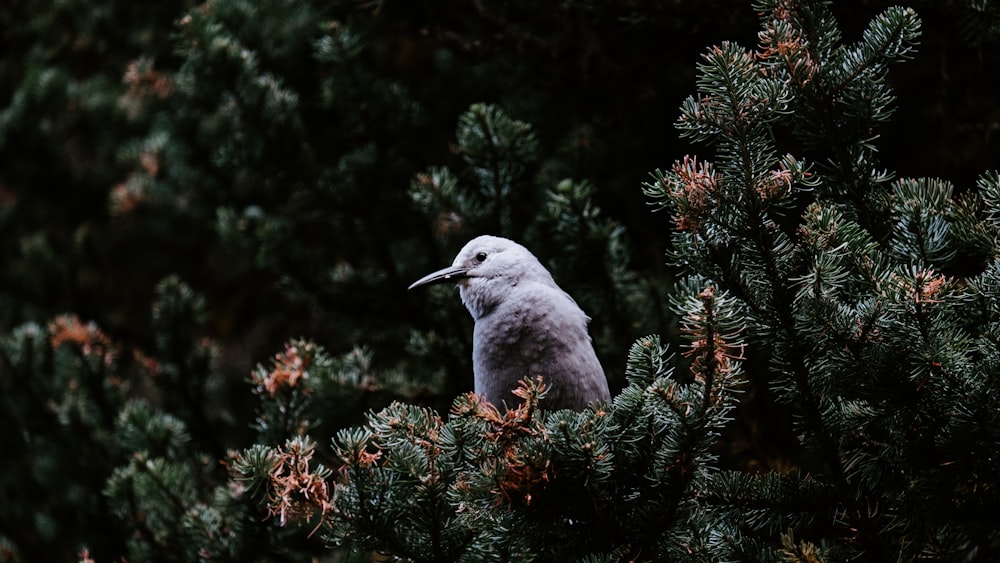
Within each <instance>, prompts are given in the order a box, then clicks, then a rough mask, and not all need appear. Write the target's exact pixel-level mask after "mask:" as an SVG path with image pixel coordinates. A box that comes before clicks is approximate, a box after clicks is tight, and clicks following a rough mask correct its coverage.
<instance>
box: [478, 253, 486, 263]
mask: <svg viewBox="0 0 1000 563" xmlns="http://www.w3.org/2000/svg"><path fill="white" fill-rule="evenodd" d="M485 261H486V253H485V252H480V253H479V254H476V262H485Z"/></svg>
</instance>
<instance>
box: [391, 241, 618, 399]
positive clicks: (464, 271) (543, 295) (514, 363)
mask: <svg viewBox="0 0 1000 563" xmlns="http://www.w3.org/2000/svg"><path fill="white" fill-rule="evenodd" d="M446 282H454V283H457V284H458V287H459V293H460V295H461V297H462V303H464V304H465V307H466V308H467V309H468V310H469V313H471V314H472V318H473V319H474V320H475V329H474V331H473V338H472V344H473V351H472V366H473V372H474V376H475V389H476V393H480V394H483V395H485V396H486V398H487V399H488V400H489V401H490V402H492V403H493V404H495V405H498V406H499V405H502V404H504V403H506V404H508V405H513V404H515V399H514V396H513V395H511V390H512V389H515V388H516V387H517V385H518V383H519V382H520V381H521V380H522V379H523V378H525V377H535V376H537V375H541V376H542V378H543V380H544V381H545V382H546V384H547V385H548V386H549V393H548V395H547V396H546V398H545V399H544V401H543V406H544V407H545V408H547V409H561V408H570V409H577V410H579V409H582V408H584V407H585V406H586V405H587V404H588V403H591V402H593V401H604V402H608V401H610V400H611V395H610V393H609V392H608V382H607V378H606V377H605V375H604V370H603V369H602V368H601V364H600V362H599V361H598V360H597V354H595V353H594V347H593V345H592V343H591V340H590V336H589V335H588V334H587V322H588V321H589V320H590V319H589V317H587V315H586V314H585V313H584V312H583V311H582V310H581V309H580V307H579V306H578V305H577V304H576V301H574V300H573V298H572V297H570V296H569V294H567V293H566V292H565V291H563V290H562V289H560V288H559V286H558V285H556V282H555V281H554V280H553V279H552V275H551V274H550V273H549V272H548V270H546V269H545V267H544V266H542V264H541V263H540V262H539V261H538V259H537V258H535V256H534V255H533V254H532V253H531V252H530V251H528V249H527V248H525V247H523V246H521V245H520V244H518V243H516V242H514V241H512V240H509V239H505V238H501V237H494V236H488V235H484V236H480V237H477V238H474V239H472V240H471V241H469V242H468V243H467V244H466V245H465V247H463V248H462V250H461V251H460V252H459V253H458V256H456V257H455V261H454V263H452V265H451V266H450V267H448V268H444V269H442V270H438V271H437V272H434V273H432V274H429V275H427V276H424V277H423V278H421V279H419V280H417V281H416V282H414V283H413V284H412V285H411V286H410V289H413V288H415V287H420V286H423V285H430V284H435V283H446Z"/></svg>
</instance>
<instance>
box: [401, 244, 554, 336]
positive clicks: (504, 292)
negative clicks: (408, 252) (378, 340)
mask: <svg viewBox="0 0 1000 563" xmlns="http://www.w3.org/2000/svg"><path fill="white" fill-rule="evenodd" d="M447 282H452V283H456V284H458V286H459V292H460V293H461V295H462V303H464V304H465V306H466V308H468V309H469V312H470V313H472V317H473V318H474V319H479V318H480V317H481V316H483V315H485V314H487V313H489V312H490V311H492V310H493V308H494V307H496V306H497V305H498V304H500V303H501V302H503V300H504V299H506V298H507V296H508V295H510V293H511V292H512V291H513V290H514V288H515V287H517V286H518V285H521V284H524V283H528V282H534V283H541V284H544V285H548V286H550V287H556V284H555V281H553V279H552V275H551V274H549V272H548V270H546V269H545V267H544V266H542V264H541V263H540V262H539V261H538V259H537V258H535V255H534V254H532V253H531V252H530V251H529V250H528V249H527V248H525V247H523V246H521V245H520V244H518V243H516V242H514V241H512V240H510V239H505V238H501V237H494V236H489V235H483V236H479V237H476V238H474V239H472V240H471V241H469V242H468V243H466V245H465V246H464V247H463V248H462V250H461V251H459V253H458V256H456V257H455V261H454V262H453V263H452V265H451V266H449V267H447V268H443V269H441V270H438V271H436V272H433V273H431V274H428V275H426V276H424V277H422V278H420V279H419V280H417V281H415V282H413V284H411V285H410V287H409V289H413V288H415V287H421V286H424V285H432V284H438V283H447Z"/></svg>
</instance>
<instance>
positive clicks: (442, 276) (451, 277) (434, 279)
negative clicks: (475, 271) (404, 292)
mask: <svg viewBox="0 0 1000 563" xmlns="http://www.w3.org/2000/svg"><path fill="white" fill-rule="evenodd" d="M468 273H469V270H468V268H462V267H460V266H448V267H447V268H444V269H441V270H438V271H436V272H434V273H433V274H427V275H426V276H424V277H422V278H420V279H419V280H417V281H415V282H413V283H412V284H410V287H408V288H406V289H413V288H415V287H421V286H424V285H434V284H437V283H445V282H457V281H458V280H460V279H462V278H465V277H467V276H466V274H468Z"/></svg>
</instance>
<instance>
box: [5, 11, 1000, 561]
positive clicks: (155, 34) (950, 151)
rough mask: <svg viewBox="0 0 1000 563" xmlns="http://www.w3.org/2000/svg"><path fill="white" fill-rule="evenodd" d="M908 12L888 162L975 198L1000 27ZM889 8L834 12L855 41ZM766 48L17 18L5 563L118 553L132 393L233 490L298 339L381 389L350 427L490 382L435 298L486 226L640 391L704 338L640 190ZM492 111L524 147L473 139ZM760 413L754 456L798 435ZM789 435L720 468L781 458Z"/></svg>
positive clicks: (373, 17) (709, 36)
mask: <svg viewBox="0 0 1000 563" xmlns="http://www.w3.org/2000/svg"><path fill="white" fill-rule="evenodd" d="M895 4H903V5H908V6H912V7H913V8H915V9H916V10H917V11H918V13H920V14H921V16H922V20H923V34H922V38H921V43H922V44H921V47H920V49H919V52H918V55H917V56H916V58H915V59H914V60H913V61H911V62H909V63H907V64H905V65H900V66H899V67H898V68H895V69H894V70H893V71H892V72H891V73H890V75H889V78H888V80H889V83H890V85H891V86H892V88H893V89H894V91H895V93H896V94H897V96H898V103H897V106H898V109H897V111H896V114H895V116H894V118H893V119H892V121H891V123H890V125H889V126H887V127H885V128H884V129H883V130H882V131H880V132H879V134H880V135H881V139H880V140H879V142H878V145H879V147H880V151H881V152H880V155H881V164H882V165H883V166H884V167H885V168H886V169H887V170H892V171H895V172H896V173H897V174H898V175H899V176H902V177H921V176H933V177H941V178H947V179H949V180H951V181H953V182H954V183H955V184H956V185H957V186H958V187H959V190H961V189H963V188H971V186H972V185H973V184H974V181H975V178H976V177H977V176H978V175H979V174H980V172H981V171H983V170H985V169H988V168H991V167H995V166H996V162H997V157H998V155H1000V130H998V129H1000V97H998V96H997V95H996V93H997V91H998V86H1000V84H998V83H1000V73H998V72H997V69H998V68H1000V49H997V40H998V35H1000V25H998V21H1000V15H998V13H997V8H996V7H995V6H993V5H992V4H990V3H984V2H977V1H975V0H937V1H932V0H917V1H911V2H897V3H895ZM887 5H889V3H885V2H876V1H866V0H859V1H850V2H837V3H836V4H835V5H833V6H832V9H833V10H834V12H835V14H836V15H837V17H838V21H839V22H840V24H841V27H842V30H843V33H844V36H845V39H847V40H848V41H850V40H852V39H853V38H856V37H857V36H858V35H859V34H860V32H861V30H862V29H863V28H864V26H865V25H866V24H867V22H868V21H869V20H870V19H871V18H872V16H873V15H875V14H877V13H879V12H880V11H882V10H883V9H885V7H886V6H887ZM757 29H758V26H757V14H755V13H754V10H753V8H752V7H751V6H750V5H749V3H748V2H746V1H745V0H739V1H737V0H713V1H709V2H683V1H680V0H673V1H665V2H657V3H653V4H652V5H645V4H644V3H638V2H634V1H632V0H566V1H561V2H551V3H538V2H528V1H523V0H508V1H494V0H477V1H472V2H445V1H436V0H419V1H408V2H400V1H392V0H382V1H379V0H372V1H361V0H355V1H332V2H316V1H312V0H302V1H291V0H282V1H277V2H253V1H250V0H217V1H208V2H204V3H194V2H183V1H165V2H159V3H153V4H137V3H134V2H123V1H121V0H110V1H104V2H92V1H87V0H45V1H32V2H28V1H27V0H9V1H7V2H5V5H4V9H3V10H2V11H0V30H2V33H0V53H2V57H0V338H2V339H3V346H2V347H0V348H2V350H3V354H2V355H0V370H2V372H0V376H2V377H0V388H2V399H0V405H2V407H3V408H2V411H0V447H2V450H3V451H4V453H5V457H6V458H7V459H6V460H5V463H4V464H3V468H2V469H0V492H2V494H3V496H2V497H0V505H2V508H0V560H3V559H13V560H17V559H18V557H26V559H24V560H31V559H37V560H44V559H49V560H54V559H63V560H65V559H67V558H69V557H72V556H73V555H74V554H75V553H77V552H78V550H79V549H80V548H81V546H82V545H85V544H86V545H89V546H91V548H92V549H94V550H95V552H98V553H102V554H104V555H105V556H107V555H111V554H116V553H120V552H121V551H122V547H121V543H123V542H125V541H126V539H125V538H123V537H121V536H116V535H115V534H113V533H107V532H105V528H106V527H107V525H108V523H107V521H106V520H107V518H108V515H109V514H111V513H113V512H114V511H115V510H121V507H115V506H109V502H108V501H107V500H106V498H107V496H106V495H102V494H101V491H102V490H103V489H104V487H105V481H106V480H107V479H108V478H109V476H110V472H111V468H113V467H115V466H117V465H119V464H120V463H122V460H123V459H124V458H125V456H126V455H127V452H130V451H132V450H133V449H134V448H132V447H131V446H130V445H129V444H130V442H129V440H128V438H127V436H125V437H123V436H122V431H119V432H115V430H114V429H115V428H116V421H119V422H118V423H117V424H118V428H119V429H121V428H123V426H122V423H121V422H120V421H121V420H123V419H122V417H128V416H133V417H142V416H146V415H148V413H146V411H144V410H143V408H142V407H141V406H135V404H133V403H130V401H131V400H135V399H140V400H142V401H146V402H148V403H151V404H154V405H156V406H157V408H160V409H163V410H164V411H166V412H169V413H172V415H173V416H176V417H178V419H177V421H176V422H177V423H178V424H173V422H171V421H169V420H168V421H166V422H164V421H162V420H160V422H158V423H157V424H158V425H159V426H157V428H160V427H163V428H165V430H162V432H164V433H165V434H164V435H166V436H173V438H170V439H166V438H165V440H166V442H164V446H163V447H164V448H166V450H170V448H174V450H171V451H173V452H174V454H176V455H179V454H177V452H179V451H188V450H184V448H190V451H192V452H200V455H203V456H204V461H203V463H196V462H195V461H193V460H192V459H189V460H188V463H190V464H192V465H191V466H185V467H186V469H183V471H181V470H180V469H179V470H178V471H181V473H178V475H182V476H184V475H186V476H187V477H179V482H183V481H184V479H185V478H188V479H202V480H204V481H205V482H210V481H211V477H210V476H211V474H212V473H213V472H216V473H217V472H219V471H221V469H220V468H219V467H218V466H217V462H218V460H220V459H223V458H224V457H225V456H226V455H227V454H226V452H227V451H228V450H230V449H233V448H240V447H245V446H246V445H248V444H249V443H250V442H251V440H252V439H251V436H253V435H254V434H253V433H252V432H254V430H253V429H252V427H251V423H252V421H253V420H255V414H254V410H255V408H257V401H256V400H255V398H254V396H253V394H252V393H249V392H248V387H247V380H248V378H250V374H251V372H252V371H253V369H254V366H256V365H257V364H259V363H262V362H264V363H266V362H267V361H268V360H269V358H272V357H273V356H274V355H275V353H276V352H277V351H279V350H281V349H282V343H283V342H285V341H288V340H289V339H290V338H293V337H306V338H308V339H310V340H312V341H314V342H317V343H319V344H320V345H322V346H324V347H325V348H326V349H327V350H328V351H329V352H330V353H331V354H333V355H334V356H336V357H339V358H341V359H340V360H338V361H341V362H343V363H344V364H345V365H348V366H352V367H351V369H352V370H354V371H353V372H352V373H356V374H357V381H364V382H367V383H368V384H369V385H368V387H367V388H368V389H369V391H368V392H366V393H362V394H360V395H352V396H350V397H349V398H345V399H344V402H343V403H341V404H338V405H331V408H330V409H329V412H328V416H326V417H325V418H324V420H323V421H322V422H323V424H326V425H329V426H330V428H337V427H342V426H344V425H345V424H350V423H356V422H358V421H359V420H361V417H362V415H363V413H364V412H365V411H366V410H367V409H369V408H373V407H376V406H380V405H383V404H385V403H386V401H387V400H388V398H391V397H396V396H404V397H406V398H408V399H410V400H416V401H418V402H422V403H425V404H428V405H430V406H433V407H435V408H438V409H443V408H446V407H447V405H448V404H450V402H451V400H452V398H453V397H454V396H455V395H457V394H458V393H460V392H462V391H464V390H468V389H469V388H471V370H470V365H469V364H470V359H469V358H470V352H469V350H470V343H471V319H469V318H468V315H467V313H466V312H465V311H464V310H463V309H462V307H461V304H460V303H459V302H458V299H457V297H456V296H455V295H454V294H452V293H451V292H448V291H445V290H441V291H438V290H435V291H432V292H428V293H422V294H409V293H407V292H406V290H405V288H406V286H407V285H408V284H409V282H411V281H412V280H414V279H416V278H417V277H419V276H420V275H422V274H424V273H427V272H429V271H431V270H433V269H436V268H438V267H441V266H443V265H445V264H448V263H450V261H451V259H452V257H453V256H454V253H455V252H456V251H457V249H458V248H460V247H461V245H462V244H463V243H464V242H465V240H467V239H468V238H470V237H472V236H474V235H476V234H481V233H486V232H489V233H493V234H500V235H505V236H510V237H512V238H517V239H519V240H522V241H524V242H525V243H526V244H527V246H529V247H530V248H532V250H533V251H535V253H536V254H537V255H538V256H539V257H540V258H541V259H542V261H543V263H546V264H548V265H550V267H551V269H552V270H553V272H554V274H555V277H556V279H557V280H558V281H559V282H560V284H561V285H562V286H563V287H564V288H566V289H567V290H568V291H569V292H570V293H571V294H573V295H574V296H575V297H576V298H577V300H578V301H580V303H581V305H583V308H584V309H585V310H586V311H588V313H589V314H590V315H591V316H592V317H593V318H594V320H593V322H592V325H591V328H592V333H593V334H594V337H595V341H596V344H597V346H598V350H599V353H600V356H601V359H602V361H603V363H604V365H605V368H606V370H607V371H608V373H609V377H610V379H611V381H612V387H613V389H619V388H621V387H622V385H623V384H624V368H625V357H626V353H627V350H628V347H629V344H630V343H631V342H633V341H634V340H635V339H636V338H638V337H639V336H642V335H645V334H649V333H651V332H658V333H662V334H671V333H673V332H674V331H675V328H674V324H675V323H676V321H675V320H672V319H671V317H670V316H669V315H668V314H667V313H666V310H667V307H666V305H665V304H664V303H662V302H661V300H662V299H663V295H662V292H661V291H660V290H659V288H660V287H661V286H662V284H663V283H665V282H666V280H669V279H670V276H671V273H670V272H669V271H668V270H667V269H666V267H665V266H664V265H663V263H664V258H663V253H664V249H665V247H666V246H667V241H668V240H669V238H670V233H669V230H668V229H667V228H666V227H665V223H666V222H665V221H664V218H663V217H658V216H655V215H653V214H651V213H650V212H649V206H648V204H647V203H646V201H645V199H644V197H643V194H642V191H641V189H640V186H641V184H642V182H643V181H645V180H647V179H648V177H649V171H650V170H653V169H655V168H657V167H663V166H665V165H666V164H667V163H669V162H672V161H674V160H675V159H677V158H678V157H679V156H680V155H682V154H684V153H685V152H686V151H687V150H688V144H687V142H686V141H682V140H681V139H680V138H679V136H678V135H677V133H676V131H675V129H674V121H675V119H676V115H677V108H678V106H679V105H680V103H681V101H682V100H683V99H684V98H685V97H686V96H687V95H689V93H690V92H691V91H692V87H693V82H694V79H695V62H696V61H697V60H698V57H699V55H700V53H702V52H703V51H704V49H705V47H706V46H707V45H712V44H716V43H718V42H720V41H722V40H724V39H725V40H733V41H737V42H739V43H741V44H743V45H747V46H753V45H756V44H757V35H756V34H757ZM477 104H478V105H477ZM477 119H480V120H482V119H489V120H490V122H491V123H493V122H504V120H506V121H505V122H504V123H505V125H503V126H502V127H501V129H502V130H503V131H510V130H515V131H522V132H523V135H525V137H523V138H520V137H519V138H518V139H510V138H499V137H498V138H486V139H476V138H471V137H468V135H469V134H470V133H469V132H470V131H478V130H480V129H477V128H476V127H475V125H476V120H477ZM480 125H481V124H480ZM463 135H466V136H465V137H463ZM501 137H502V136H501ZM525 139H527V140H525ZM476 147H478V149H476ZM501 149H502V150H503V151H505V152H503V153H502V154H500V153H497V152H496V151H497V150H501ZM500 161H503V162H517V163H518V164H517V166H516V167H515V168H513V169H509V170H508V169H505V170H502V171H500V170H497V169H495V166H494V167H493V168H491V165H495V164H496V163H497V162H500ZM498 202H500V203H498ZM67 342H68V343H70V344H71V345H72V347H71V349H67V348H66V347H65V346H64V344H65V343H67ZM25 366H28V367H25ZM65 366H72V369H70V370H67V369H65ZM751 367H752V366H751ZM345 369H346V368H345ZM109 372H111V373H112V374H113V375H114V377H113V378H108V377H106V376H107V374H108V373H109ZM67 374H73V375H67ZM81 374H90V376H92V377H91V378H90V379H87V376H84V375H81ZM126 405H131V406H128V407H127V408H126ZM752 409H753V403H752V402H751V405H750V407H743V414H742V415H740V416H741V417H742V419H741V425H742V427H743V428H744V429H745V430H744V431H742V432H736V433H734V434H733V435H732V436H731V439H732V440H733V441H734V443H735V442H738V441H744V442H745V441H747V440H750V441H753V440H755V439H756V438H755V436H756V433H758V432H766V430H762V429H766V428H768V427H774V426H776V425H777V424H776V423H775V421H774V420H772V419H769V417H779V418H780V416H781V413H780V412H777V413H776V414H774V413H769V412H768V411H767V409H766V403H763V406H761V404H758V406H757V410H756V411H754V410H752ZM144 413H146V414H145V415H144ZM154 426H156V425H154ZM258 430H259V428H258ZM772 431H773V432H776V433H778V434H780V431H778V430H772ZM126 434H127V433H126ZM325 435H329V433H327V434H325ZM785 439H786V440H785V441H782V439H775V440H772V441H771V442H770V443H772V444H773V445H772V446H768V447H767V448H770V449H767V448H765V449H759V448H758V449H753V448H748V447H746V446H745V444H744V445H731V448H730V449H731V450H733V451H740V452H743V453H741V454H740V456H730V457H726V456H725V455H723V458H722V459H723V460H725V461H726V463H731V464H735V465H740V466H745V467H754V466H769V467H772V466H776V465H780V463H781V459H782V457H783V456H784V455H786V454H787V452H783V451H782V450H781V448H782V447H784V446H783V444H787V443H788V442H789V441H788V440H787V436H786V437H785ZM171 440H174V441H171ZM170 444H174V445H170ZM166 450H165V451H166ZM174 454H172V455H174ZM164 455H166V454H164ZM130 463H138V461H136V460H135V459H133V460H132V461H131V462H130ZM107 486H108V487H112V486H113V484H108V485H107ZM153 524H154V523H150V525H151V526H152V525H153Z"/></svg>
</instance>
